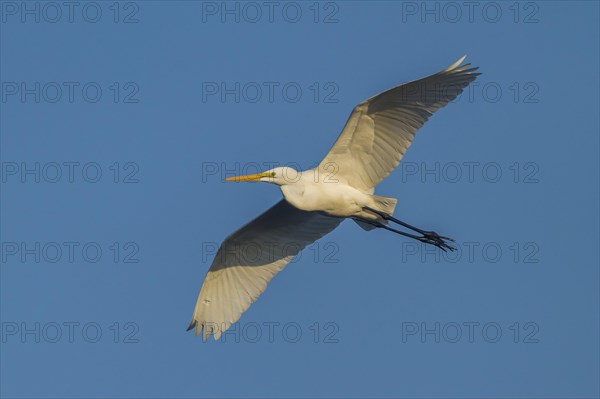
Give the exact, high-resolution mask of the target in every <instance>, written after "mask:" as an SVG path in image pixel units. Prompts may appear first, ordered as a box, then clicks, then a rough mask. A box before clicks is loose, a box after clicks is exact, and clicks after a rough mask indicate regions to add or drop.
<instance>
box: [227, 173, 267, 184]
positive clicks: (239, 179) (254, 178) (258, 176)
mask: <svg viewBox="0 0 600 399" xmlns="http://www.w3.org/2000/svg"><path fill="white" fill-rule="evenodd" d="M270 176H271V174H270V173H256V174H253V175H245V176H234V177H228V178H226V179H225V181H234V182H242V181H260V179H262V178H263V177H270Z"/></svg>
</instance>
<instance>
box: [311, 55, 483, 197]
mask: <svg viewBox="0 0 600 399" xmlns="http://www.w3.org/2000/svg"><path fill="white" fill-rule="evenodd" d="M464 59H465V57H462V58H461V59H460V60H458V61H457V62H455V63H454V64H453V65H451V66H450V67H448V68H446V69H444V70H443V71H441V72H438V73H436V74H435V75H431V76H428V77H426V78H423V79H420V80H415V81H413V82H409V83H405V84H403V85H401V86H397V87H394V88H392V89H390V90H387V91H385V92H383V93H381V94H378V95H376V96H374V97H371V98H369V99H368V100H366V101H364V102H362V103H360V104H359V105H357V106H356V107H355V108H354V110H353V111H352V114H350V118H348V121H347V122H346V126H345V127H344V130H342V133H341V134H340V136H339V137H338V139H337V141H336V142H335V144H334V145H333V147H332V148H331V150H330V151H329V153H328V154H327V155H326V156H325V158H324V159H323V161H321V163H320V164H319V168H320V169H321V170H322V172H323V173H324V175H327V176H329V177H330V178H334V179H336V180H340V181H343V182H345V183H346V184H349V185H351V186H353V187H356V188H359V189H362V190H365V191H369V190H372V189H373V188H374V187H375V186H376V185H377V184H378V183H379V182H380V181H381V180H383V179H384V178H385V177H386V176H387V175H389V174H390V173H391V172H392V171H393V170H394V169H395V168H396V166H398V164H399V163H400V160H401V159H402V157H403V156H404V153H405V152H406V150H407V149H408V147H409V146H410V144H411V143H412V141H413V139H414V137H415V134H416V133H417V130H418V129H419V128H421V126H423V124H424V123H425V122H426V121H427V119H428V118H429V117H430V116H431V115H432V114H433V113H434V112H435V111H437V110H438V109H440V108H442V107H443V106H445V105H446V104H448V103H449V102H450V101H452V100H454V99H455V98H456V97H457V96H458V95H459V94H460V93H461V92H462V91H463V89H464V88H465V87H466V86H467V85H468V84H469V83H471V82H472V81H473V80H475V78H476V77H477V75H479V73H475V71H476V70H477V68H470V67H469V66H470V64H464V65H461V64H462V62H463V61H464Z"/></svg>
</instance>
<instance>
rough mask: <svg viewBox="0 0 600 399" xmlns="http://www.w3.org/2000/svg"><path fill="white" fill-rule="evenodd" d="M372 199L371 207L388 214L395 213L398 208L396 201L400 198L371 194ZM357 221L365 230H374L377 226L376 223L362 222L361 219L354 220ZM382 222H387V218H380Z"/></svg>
mask: <svg viewBox="0 0 600 399" xmlns="http://www.w3.org/2000/svg"><path fill="white" fill-rule="evenodd" d="M371 199H372V200H373V203H372V204H371V207H372V208H373V209H375V210H377V211H381V212H383V213H385V214H388V215H393V214H394V209H396V203H397V202H398V200H397V199H396V198H390V197H380V196H379V195H371ZM354 221H355V222H356V224H358V225H359V226H360V227H361V228H362V229H364V230H367V231H369V230H373V229H374V228H376V227H375V226H374V225H372V224H369V223H365V222H361V221H360V220H356V219H355V220H354ZM380 222H381V223H384V224H387V220H383V219H382V220H380Z"/></svg>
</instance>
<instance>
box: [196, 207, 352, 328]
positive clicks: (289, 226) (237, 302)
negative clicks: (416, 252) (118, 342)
mask: <svg viewBox="0 0 600 399" xmlns="http://www.w3.org/2000/svg"><path fill="white" fill-rule="evenodd" d="M341 221H342V219H339V218H334V217H330V216H326V215H324V214H321V213H317V212H305V211H301V210H299V209H296V208H295V207H293V206H292V205H290V204H289V203H288V202H287V201H285V200H281V201H280V202H279V203H277V204H276V205H274V206H273V207H271V208H270V209H269V210H267V211H266V212H265V213H263V214H262V215H260V216H259V217H257V218H256V219H254V220H253V221H252V222H250V223H248V224H247V225H245V226H243V227H242V228H240V229H239V230H237V231H236V232H235V233H233V234H231V235H230V236H229V237H227V238H226V239H225V241H223V243H222V244H221V247H220V248H219V250H218V251H217V254H216V256H215V259H214V260H213V263H212V265H211V267H210V269H209V271H208V273H207V274H206V277H205V279H204V283H203V284H202V288H201V289H200V294H199V295H198V301H197V303H196V307H195V309H194V314H193V316H192V322H191V323H190V327H189V329H192V328H194V327H196V335H199V334H200V333H202V335H203V337H204V339H208V338H209V337H210V336H211V335H214V337H215V339H219V337H220V336H221V334H222V333H223V332H224V331H225V330H227V329H228V328H229V327H230V326H231V325H232V324H233V323H235V322H236V321H237V320H239V318H240V317H241V315H242V313H244V312H245V311H246V310H247V309H248V308H249V307H250V305H251V304H252V303H253V302H254V301H256V300H257V299H258V297H259V296H260V294H261V293H262V292H263V291H264V290H265V289H266V287H267V284H268V283H269V281H270V280H271V279H272V278H273V276H275V275H276V274H277V273H278V272H279V271H281V270H282V269H283V268H284V267H285V265H287V264H288V263H289V261H290V260H291V259H292V258H293V257H294V256H295V255H297V254H298V253H299V252H300V251H301V250H302V249H303V248H304V247H305V246H307V245H309V244H310V243H312V242H314V241H315V240H317V239H319V238H321V237H322V236H324V235H325V234H327V233H329V232H331V231H332V230H333V229H335V228H336V227H337V225H338V224H340V222H341Z"/></svg>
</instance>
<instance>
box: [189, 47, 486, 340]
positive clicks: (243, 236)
mask: <svg viewBox="0 0 600 399" xmlns="http://www.w3.org/2000/svg"><path fill="white" fill-rule="evenodd" d="M465 57H466V56H465ZM465 57H462V58H461V59H459V60H458V61H457V62H455V63H454V64H452V65H451V66H449V67H448V68H446V69H444V70H443V71H441V72H438V73H436V74H434V75H431V76H428V77H426V78H423V79H419V80H415V81H413V82H410V83H405V84H403V85H400V86H397V87H394V88H392V89H390V90H387V91H385V92H383V93H381V94H378V95H376V96H374V97H371V98H369V99H368V100H366V101H363V102H362V103H360V104H358V105H357V106H356V107H355V108H354V110H353V111H352V113H351V114H350V118H348V121H347V122H346V126H344V130H342V133H341V134H340V136H339V137H338V139H337V141H336V142H335V144H334V145H333V147H332V148H331V150H330V151H329V153H328V154H327V155H326V156H325V158H324V159H323V160H322V161H321V163H320V164H319V165H318V166H317V167H315V168H314V169H310V170H306V171H302V172H300V171H296V170H294V169H293V168H290V167H279V168H274V169H271V170H268V171H266V172H262V173H257V174H253V175H247V176H238V177H231V178H227V179H225V180H227V181H235V182H243V181H246V182H265V183H272V184H277V185H278V186H279V187H280V189H281V192H282V193H283V197H284V198H285V199H282V200H281V201H279V202H278V203H277V204H275V205H274V206H273V207H271V208H270V209H269V210H267V211H266V212H265V213H263V214H262V215H260V216H259V217H257V218H256V219H254V220H253V221H251V222H250V223H248V224H246V225H245V226H243V227H242V228H240V229H239V230H237V231H236V232H235V233H233V234H231V235H230V236H229V237H227V238H226V239H225V241H224V242H223V243H222V244H221V247H220V248H219V250H218V252H217V254H216V256H215V259H214V260H213V263H212V265H211V267H210V269H209V271H208V273H207V274H206V277H205V279H204V283H203V284H202V288H201V289H200V295H199V296H198V301H197V303H196V307H195V309H194V314H193V316H192V321H191V323H190V325H189V327H188V331H189V330H191V329H192V328H194V327H196V335H199V334H200V332H202V333H203V337H204V339H208V338H209V337H210V335H211V334H213V335H214V337H215V339H219V337H220V336H221V334H222V333H223V332H224V331H225V330H227V329H228V328H229V327H230V326H231V325H232V324H233V323H235V322H236V321H238V320H239V318H240V317H241V316H242V313H244V312H245V311H246V310H247V309H248V307H250V305H251V304H252V303H253V302H254V301H256V299H258V297H259V295H260V294H261V293H262V292H263V291H264V290H265V288H266V287H267V284H268V282H269V281H270V280H271V279H272V278H273V276H275V274H277V273H278V272H279V271H281V270H282V269H283V268H284V267H285V265H287V264H288V263H289V262H290V260H291V259H292V258H293V257H294V256H295V255H297V254H298V253H299V252H300V251H301V250H302V249H303V248H304V247H305V246H307V245H309V244H311V243H313V242H314V241H316V240H318V239H319V238H321V237H323V236H324V235H326V234H328V233H329V232H331V231H332V230H333V229H335V228H336V227H337V226H338V225H339V224H340V223H341V222H342V221H343V220H344V219H346V218H351V219H353V220H354V221H356V223H358V225H359V226H360V227H362V228H363V229H365V230H372V229H375V228H383V229H386V230H390V231H393V232H395V233H397V234H401V235H403V236H406V237H410V238H413V239H416V240H419V241H421V242H423V243H427V244H432V245H435V246H437V247H439V248H441V249H442V250H444V251H445V250H454V247H452V245H451V243H450V242H451V241H453V240H452V239H450V238H448V237H444V236H440V235H438V234H437V233H435V232H433V231H426V230H421V229H419V228H416V227H413V226H411V225H409V224H407V223H404V222H402V221H400V220H398V219H396V218H394V217H393V216H392V215H393V213H394V208H395V207H396V201H397V200H396V199H395V198H387V197H381V196H378V195H374V191H375V186H376V185H377V184H379V182H381V181H382V180H383V179H384V178H385V177H386V176H388V175H389V174H390V173H391V172H392V171H393V170H394V169H395V168H396V166H398V164H399V163H400V160H401V159H402V157H403V156H404V153H405V152H406V150H407V149H408V147H409V146H410V144H411V143H412V141H413V139H414V137H415V134H416V133H417V130H418V129H419V128H421V126H423V124H424V123H425V122H426V121H427V119H428V118H429V117H430V116H431V115H432V114H433V113H434V112H435V111H437V110H438V109H440V108H442V107H444V106H445V105H446V104H448V103H449V102H450V101H452V100H454V99H455V98H456V97H457V96H458V95H459V94H460V93H461V92H462V91H463V89H464V88H465V87H466V86H467V85H468V84H469V83H471V82H472V81H473V80H475V78H476V77H477V76H478V75H479V73H476V72H475V71H476V70H477V69H478V68H476V67H471V66H470V64H464V65H461V64H462V62H463V61H464V59H465ZM389 222H393V223H396V224H398V225H400V226H403V227H405V228H407V229H410V230H413V231H414V232H416V233H418V235H415V234H411V233H406V232H403V231H400V230H397V229H395V228H392V227H390V226H389V225H388V224H389ZM449 241H450V242H449Z"/></svg>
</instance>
